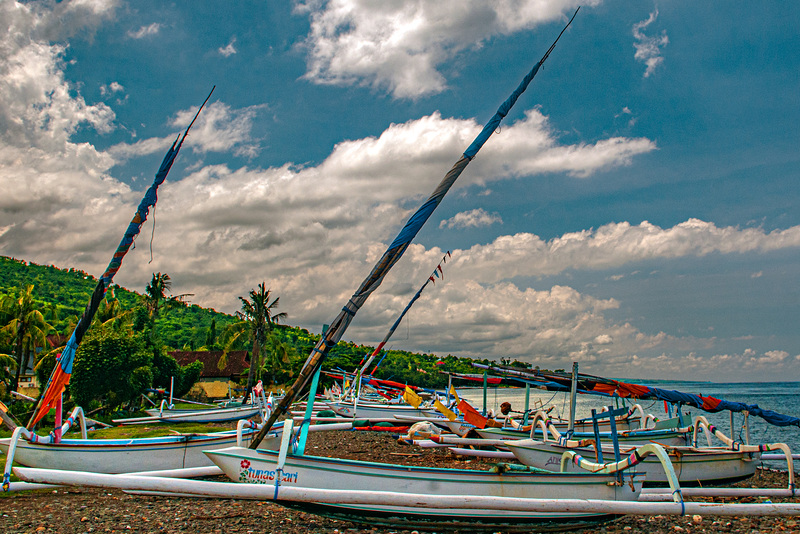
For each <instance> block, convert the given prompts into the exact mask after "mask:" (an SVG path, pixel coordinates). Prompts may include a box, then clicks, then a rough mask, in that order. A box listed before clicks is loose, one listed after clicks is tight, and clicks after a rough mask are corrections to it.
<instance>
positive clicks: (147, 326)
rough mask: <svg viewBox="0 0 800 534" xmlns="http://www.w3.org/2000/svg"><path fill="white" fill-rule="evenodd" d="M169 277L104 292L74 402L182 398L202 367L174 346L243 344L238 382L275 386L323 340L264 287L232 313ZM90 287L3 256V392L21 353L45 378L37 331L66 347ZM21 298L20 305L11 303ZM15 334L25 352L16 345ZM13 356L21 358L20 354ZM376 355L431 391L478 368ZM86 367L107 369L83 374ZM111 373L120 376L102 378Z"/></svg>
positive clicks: (334, 358)
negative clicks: (163, 391)
mask: <svg viewBox="0 0 800 534" xmlns="http://www.w3.org/2000/svg"><path fill="white" fill-rule="evenodd" d="M171 282H172V281H171V279H170V277H169V276H168V275H167V274H166V273H154V274H153V278H152V279H151V281H150V283H149V284H148V285H147V287H146V288H145V292H144V293H143V294H139V293H136V292H133V291H129V290H127V289H125V288H122V287H119V286H114V287H112V288H109V291H108V292H107V293H106V297H105V299H104V301H103V302H102V303H101V306H100V308H99V310H98V312H97V314H96V315H95V319H94V322H93V326H92V328H91V329H90V330H89V333H88V334H87V337H86V338H85V339H84V341H83V343H82V345H81V349H79V352H78V355H76V362H75V368H74V370H73V379H72V380H73V383H72V384H71V389H72V391H73V394H74V395H75V398H76V399H77V398H81V399H88V400H87V402H90V403H92V405H99V404H102V405H117V406H119V405H125V404H126V403H130V402H132V401H135V400H136V395H134V390H136V391H139V390H141V389H142V388H144V387H169V379H170V377H173V376H175V377H176V388H175V389H176V393H179V394H184V393H185V392H186V391H188V390H189V388H190V387H191V384H193V383H194V381H196V380H197V377H198V376H199V373H200V368H201V364H199V362H197V364H196V365H195V366H194V367H193V368H192V369H189V368H184V369H181V368H180V366H178V364H177V363H176V362H175V360H174V359H173V358H172V357H170V356H169V355H168V352H170V351H172V350H223V351H224V352H225V353H227V352H229V351H231V350H242V349H243V350H247V351H249V352H250V355H251V358H250V361H251V369H250V372H249V373H248V377H249V379H248V381H247V383H245V384H243V385H244V386H245V387H247V386H250V387H252V384H253V383H254V382H255V381H257V380H258V379H261V380H262V381H263V382H264V383H265V384H272V385H275V386H281V385H284V384H288V383H291V381H292V380H293V378H294V377H295V376H297V373H298V372H299V369H300V368H301V367H302V365H303V363H304V362H305V359H306V357H307V355H308V354H309V353H310V351H311V349H312V348H313V347H314V345H315V344H316V342H317V340H318V339H319V335H318V334H312V333H310V332H309V331H308V330H306V329H303V328H298V327H293V326H289V325H286V324H281V323H285V322H286V320H287V318H288V317H289V315H288V314H287V313H286V312H283V311H281V312H279V311H278V310H277V308H278V304H279V298H278V297H277V296H276V295H275V294H273V293H272V291H271V290H270V289H268V288H267V287H266V285H265V284H264V283H261V284H259V285H258V287H257V288H256V289H253V290H251V291H250V292H249V293H248V296H247V297H240V302H241V309H240V311H238V312H237V313H236V314H235V315H229V314H225V313H220V312H217V311H215V310H213V309H209V308H202V307H200V306H197V305H194V304H189V303H188V302H187V301H186V297H187V295H178V296H175V295H172V294H171ZM96 284H97V280H96V279H95V278H93V277H92V276H90V275H89V274H87V273H85V272H83V271H80V270H76V269H58V268H56V267H54V266H43V265H37V264H34V263H29V262H25V261H21V260H16V259H13V258H8V257H3V256H0V298H1V299H2V300H0V302H2V303H3V304H2V306H0V328H2V329H3V332H4V333H3V334H2V336H3V337H0V354H5V355H6V356H4V357H2V356H0V381H4V383H5V385H6V388H5V390H6V391H8V390H9V388H10V387H11V386H13V385H14V383H13V375H14V374H16V373H17V370H18V367H17V366H16V365H17V362H19V361H20V360H21V359H24V357H25V355H26V354H36V362H37V373H38V374H39V377H40V381H42V382H44V381H46V380H47V376H49V373H50V371H51V370H52V369H53V366H54V365H55V353H54V352H53V351H49V350H48V349H49V345H47V347H46V348H45V349H42V347H43V346H44V345H43V343H42V337H41V335H40V334H42V333H43V334H45V335H47V334H50V335H51V337H50V339H51V340H53V339H57V340H58V342H57V343H56V344H57V345H58V344H63V342H64V341H65V340H66V336H67V335H69V334H70V333H71V331H72V329H73V328H74V326H75V324H76V322H77V318H78V317H79V315H80V314H81V313H82V311H83V308H84V306H85V305H86V303H87V302H88V300H89V297H90V296H91V294H92V291H93V290H94V287H95V286H96ZM20 299H22V301H24V302H23V303H24V306H23V304H19V305H17V304H13V303H14V302H19V301H20ZM15 306H16V307H15ZM25 310H27V311H25ZM34 311H38V313H39V314H40V315H41V319H40V318H39V315H37V314H35V313H34V315H35V319H34V318H31V319H29V320H27V322H26V323H24V324H25V325H29V326H27V327H26V328H23V331H25V332H27V333H25V334H24V335H23V334H21V333H20V330H19V327H20V325H22V324H23V322H24V321H23V317H27V315H26V314H28V315H30V314H31V313H33V312H34ZM14 321H16V322H14ZM12 323H13V324H12ZM53 334H57V335H55V336H54V335H53ZM20 335H22V337H20ZM20 339H22V341H21V343H22V347H23V349H22V351H21V353H20V352H19V351H18V350H17V347H18V346H19V343H20ZM84 347H85V348H84ZM57 348H58V347H56V349H57ZM373 350H374V348H373V347H370V346H366V345H358V344H354V343H351V342H347V341H341V342H339V343H338V344H337V345H336V346H335V347H333V348H332V349H331V351H330V353H329V356H328V359H327V361H326V365H325V367H326V368H328V369H342V370H346V371H353V370H355V369H356V368H357V367H358V365H359V362H361V361H362V359H363V358H364V356H365V355H367V354H369V353H371V352H372V351H373ZM19 354H22V355H23V356H21V357H17V356H18V355H19ZM379 361H381V363H380V365H379V366H378V368H377V370H376V371H375V373H374V376H376V377H377V378H385V379H391V380H395V381H398V382H404V383H409V384H416V385H419V386H423V387H430V388H442V387H444V386H445V385H446V384H447V376H446V375H445V374H443V373H440V371H447V372H456V373H475V369H474V367H472V365H471V364H472V360H470V359H467V358H458V357H456V356H453V355H449V354H448V355H446V356H441V355H436V354H419V353H412V352H408V351H403V350H388V351H386V353H385V356H384V357H383V359H382V360H380V359H379ZM481 361H482V362H483V363H492V362H490V361H489V360H481ZM503 363H512V364H516V365H524V364H520V363H519V362H508V361H503ZM223 364H224V362H223ZM84 366H85V367H86V368H88V367H92V368H96V369H102V370H103V372H102V373H99V374H97V371H90V370H88V369H87V370H86V371H82V370H80V369H81V367H84ZM110 369H113V373H112V372H109V370H110ZM82 373H83V374H82ZM111 374H116V375H121V376H122V375H124V378H119V377H118V378H112V377H110V376H108V375H111ZM101 375H102V376H101ZM79 377H80V378H79ZM117 380H119V381H117ZM328 380H330V379H328ZM90 384H91V386H90ZM78 389H81V391H80V392H78Z"/></svg>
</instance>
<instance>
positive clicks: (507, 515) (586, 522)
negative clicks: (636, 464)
mask: <svg viewBox="0 0 800 534" xmlns="http://www.w3.org/2000/svg"><path fill="white" fill-rule="evenodd" d="M206 454H207V455H208V457H209V458H211V460H212V461H213V462H214V463H215V464H217V465H218V466H219V467H220V468H221V469H222V470H223V472H224V473H225V474H226V475H227V476H228V477H229V478H230V479H231V480H234V481H237V482H243V483H249V484H264V485H265V486H266V487H265V488H264V494H265V495H269V496H270V497H272V496H273V495H277V499H278V501H279V502H281V504H284V505H287V506H292V507H296V508H300V509H302V510H304V511H308V512H312V513H315V514H318V515H324V516H328V517H333V518H337V519H343V520H348V521H358V522H362V523H369V524H372V525H381V526H386V527H391V528H402V529H415V528H420V529H423V528H424V529H429V530H430V529H434V530H438V529H449V530H452V529H468V530H469V531H470V532H475V531H479V530H489V531H497V530H503V531H515V532H517V531H526V532H527V531H531V530H561V529H565V528H580V527H586V526H590V525H592V524H596V523H599V522H604V521H608V520H611V519H614V518H615V517H616V516H615V515H614V514H609V513H602V512H596V513H570V512H557V513H541V512H519V511H515V512H502V513H498V511H497V510H492V509H484V508H473V509H456V508H452V509H438V510H437V509H430V508H425V507H421V506H416V505H415V500H414V499H412V498H410V499H409V502H408V503H407V504H405V505H379V504H374V505H352V504H350V505H343V504H336V503H332V502H314V503H300V502H293V503H290V502H284V501H280V491H281V488H282V487H292V488H308V489H325V490H350V491H364V490H366V491H370V490H376V489H382V490H390V491H392V492H397V493H408V494H415V495H417V497H418V496H419V495H420V494H426V495H463V496H484V497H486V496H490V497H491V496H495V497H505V498H547V499H565V498H569V499H589V498H591V499H603V500H614V501H635V500H636V499H637V498H638V495H639V493H640V491H641V484H642V482H643V480H644V477H643V476H642V475H639V474H634V475H630V476H626V477H625V479H624V482H620V481H619V480H618V479H617V478H615V477H614V476H610V475H598V474H593V473H563V474H562V473H545V474H542V473H530V472H528V473H523V472H511V471H509V472H491V471H477V470H464V469H444V468H429V467H414V466H403V465H394V464H381V463H374V462H363V461H355V460H342V459H336V458H322V457H318V456H303V455H291V454H287V455H285V461H284V462H283V463H279V462H280V460H281V453H279V452H276V451H265V450H252V449H246V448H242V447H230V448H226V449H217V450H214V451H207V452H206Z"/></svg>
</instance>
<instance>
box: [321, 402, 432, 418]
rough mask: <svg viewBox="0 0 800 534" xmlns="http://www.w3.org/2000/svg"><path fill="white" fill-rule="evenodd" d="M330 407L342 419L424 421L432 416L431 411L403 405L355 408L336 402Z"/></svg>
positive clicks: (351, 404) (361, 405) (360, 406)
mask: <svg viewBox="0 0 800 534" xmlns="http://www.w3.org/2000/svg"><path fill="white" fill-rule="evenodd" d="M328 406H329V407H330V409H331V410H333V411H334V412H335V413H336V414H337V415H339V416H341V417H357V418H363V419H398V420H402V419H403V418H404V417H405V418H415V419H424V418H427V417H430V416H431V415H432V411H431V410H424V409H419V408H414V407H413V406H408V405H403V404H377V403H375V404H372V403H369V404H368V403H363V404H361V403H359V404H358V405H357V406H356V407H355V408H354V407H353V403H349V402H341V401H334V402H328Z"/></svg>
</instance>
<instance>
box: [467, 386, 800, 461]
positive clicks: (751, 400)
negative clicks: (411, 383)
mask: <svg viewBox="0 0 800 534" xmlns="http://www.w3.org/2000/svg"><path fill="white" fill-rule="evenodd" d="M628 382H633V381H631V380H628ZM647 385H649V386H653V387H657V388H662V389H669V390H676V391H681V392H684V393H694V394H699V395H704V396H711V397H716V398H718V399H725V400H728V401H732V402H742V403H745V404H757V405H758V406H759V407H760V408H762V409H764V410H772V411H774V412H778V413H781V414H784V415H790V416H793V417H800V395H798V393H800V382H746V383H714V382H686V381H666V380H656V381H649V382H647ZM456 390H457V391H458V394H459V395H460V396H461V397H463V398H465V399H467V400H468V401H469V402H470V404H472V405H473V406H475V407H476V408H478V409H479V410H480V409H482V408H483V389H482V388H480V387H477V388H476V387H467V388H461V387H457V388H456ZM537 400H538V401H541V402H542V403H543V404H544V405H545V406H549V405H553V406H555V408H554V410H553V412H551V413H552V414H554V415H561V416H563V417H564V418H567V417H569V393H562V392H551V391H541V390H538V389H533V388H531V390H530V407H531V408H533V407H534V403H535V402H536V401H537ZM503 402H510V403H511V406H512V409H513V410H519V411H522V410H523V409H524V408H525V388H524V387H523V388H507V387H503V388H489V389H488V390H487V399H486V404H487V408H491V409H494V410H495V411H496V412H499V406H500V404H501V403H503ZM613 402H614V399H611V398H609V397H600V396H595V395H578V399H577V405H576V412H577V417H578V418H581V417H590V416H591V414H592V412H591V410H592V408H594V409H595V410H597V411H600V410H601V409H602V408H603V406H608V405H611V404H613ZM630 403H631V401H630V400H628V405H630ZM639 404H641V406H642V408H643V409H644V412H645V414H648V413H652V414H653V415H655V416H656V417H658V418H660V419H666V417H667V416H666V414H665V412H664V403H663V402H662V401H640V402H639ZM683 412H684V413H686V412H689V413H690V414H691V419H689V418H687V419H686V420H688V421H691V420H693V419H694V417H695V416H696V415H704V416H705V417H706V419H708V421H709V422H710V423H712V424H713V425H714V426H716V427H717V428H719V429H720V430H722V432H723V433H724V434H726V435H728V436H731V435H732V437H734V438H735V439H741V440H742V441H743V440H744V438H745V431H744V429H743V428H742V423H743V419H744V417H743V415H742V414H741V413H735V414H734V421H733V423H734V426H733V432H731V422H730V415H729V412H719V413H707V412H704V411H702V410H699V409H696V408H693V407H688V406H684V407H683ZM749 428H750V443H751V444H762V443H786V444H787V445H788V446H789V448H790V449H791V450H792V452H793V453H794V454H798V453H800V428H798V427H796V426H789V427H777V426H773V425H771V424H769V423H767V422H766V421H764V420H763V419H761V418H760V417H754V416H750V417H749ZM712 440H713V441H712V445H714V446H721V445H722V443H720V442H719V440H717V439H716V438H714V437H713V436H712ZM698 444H701V445H702V444H705V437H704V436H703V435H701V436H699V437H698ZM769 465H770V466H771V467H777V468H781V467H782V468H783V469H786V463H785V462H782V461H781V462H777V463H776V462H770V463H769Z"/></svg>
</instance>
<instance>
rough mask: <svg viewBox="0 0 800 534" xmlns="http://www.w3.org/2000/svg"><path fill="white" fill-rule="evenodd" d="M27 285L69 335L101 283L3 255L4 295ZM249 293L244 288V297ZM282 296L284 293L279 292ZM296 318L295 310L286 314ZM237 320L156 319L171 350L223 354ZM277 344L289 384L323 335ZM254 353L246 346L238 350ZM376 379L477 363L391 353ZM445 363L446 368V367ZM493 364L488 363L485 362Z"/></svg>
mask: <svg viewBox="0 0 800 534" xmlns="http://www.w3.org/2000/svg"><path fill="white" fill-rule="evenodd" d="M28 285H33V286H34V291H33V293H34V298H35V299H36V300H37V301H38V302H41V303H42V305H43V306H55V307H57V309H58V320H57V321H55V323H51V324H53V326H55V327H56V329H57V330H58V331H59V332H60V333H62V334H69V333H70V332H71V331H72V328H73V327H74V324H75V322H76V321H77V318H78V317H80V315H81V314H82V313H83V310H84V308H85V306H86V303H87V302H88V301H89V298H90V296H91V294H92V292H93V291H94V288H95V286H96V285H97V279H96V278H95V277H93V276H91V275H89V274H87V273H85V272H83V271H81V270H78V269H60V268H57V267H55V266H52V265H38V264H35V263H32V262H27V261H24V260H18V259H14V258H9V257H5V256H0V295H2V294H12V293H18V292H19V291H20V290H23V289H25V288H26V287H27V286H28ZM246 291H247V288H242V293H243V294H245V293H246ZM276 293H279V291H276ZM114 295H115V297H116V298H117V300H119V303H120V305H121V307H122V309H124V310H134V309H136V308H137V307H141V305H142V299H143V297H142V294H140V293H138V292H135V291H130V290H128V289H125V288H122V287H119V286H114ZM285 311H287V312H288V313H289V315H290V316H291V310H285ZM236 321H237V318H236V317H235V316H234V315H229V314H226V313H221V312H218V311H216V310H213V309H210V308H203V307H200V306H197V305H196V304H186V303H177V305H174V306H171V307H165V308H164V309H163V311H162V312H161V313H160V314H159V316H158V319H157V321H156V322H157V326H158V332H159V335H160V337H161V340H162V342H163V344H164V345H165V346H166V347H167V348H168V349H175V350H197V349H200V348H201V347H205V348H208V349H216V350H219V349H220V348H222V347H221V345H220V343H219V339H218V336H219V335H220V334H221V333H222V332H223V331H224V329H225V327H226V326H228V325H231V324H233V323H234V322H236ZM274 338H275V339H274V341H273V342H272V343H271V344H270V346H269V347H265V349H266V350H267V351H268V352H269V353H270V354H268V357H272V358H273V362H275V363H276V364H277V365H275V366H274V367H275V368H277V369H279V370H278V371H275V373H274V375H273V376H271V377H270V379H271V381H272V382H274V383H277V384H285V383H288V382H290V381H291V380H292V378H293V377H294V376H296V373H297V371H298V370H299V368H300V367H301V366H302V364H303V362H304V361H305V358H306V356H307V355H308V354H309V353H310V351H311V349H312V348H313V347H314V345H315V344H316V342H317V341H318V339H319V335H318V334H312V333H310V332H309V331H307V330H305V329H302V328H297V327H292V326H287V325H278V326H277V327H276V328H275V330H274ZM236 348H242V349H247V350H250V349H251V348H252V347H250V346H248V345H247V342H245V343H244V344H243V345H241V346H239V347H236ZM373 350H374V347H369V346H366V345H356V344H354V343H351V342H346V341H341V342H339V344H338V345H337V346H336V347H334V348H333V349H332V350H331V352H330V354H329V356H328V360H327V362H326V368H340V369H344V370H347V371H352V370H354V369H355V368H356V367H357V366H358V364H359V362H360V361H361V359H362V358H363V357H364V356H365V355H367V354H368V353H371V352H372V351H373ZM388 352H389V354H388V355H387V356H386V357H385V360H384V363H383V364H382V365H381V366H380V368H379V369H378V371H377V372H376V373H375V376H376V377H378V378H386V379H392V380H396V381H400V382H407V383H409V384H416V385H419V386H423V387H439V388H441V387H443V386H445V385H446V384H447V377H446V376H444V375H442V374H440V373H439V372H438V371H439V370H440V369H441V370H446V371H451V372H460V373H473V372H475V369H474V368H473V367H472V366H471V362H472V360H470V359H465V358H456V357H454V356H451V355H447V357H444V358H442V357H440V356H437V355H434V354H418V353H411V352H406V351H402V350H390V351H388ZM442 362H443V363H442ZM482 362H483V363H489V361H488V360H482Z"/></svg>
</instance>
